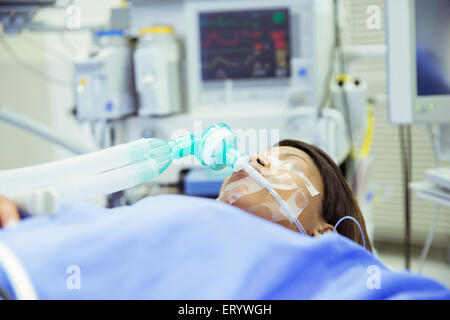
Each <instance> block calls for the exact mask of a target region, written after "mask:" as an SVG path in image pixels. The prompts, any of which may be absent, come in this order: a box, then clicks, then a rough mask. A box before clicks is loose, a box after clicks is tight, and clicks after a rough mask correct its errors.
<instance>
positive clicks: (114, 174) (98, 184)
mask: <svg viewBox="0 0 450 320" xmlns="http://www.w3.org/2000/svg"><path fill="white" fill-rule="evenodd" d="M158 173H159V171H158V164H157V163H156V161H155V160H153V159H150V160H144V161H140V162H137V163H133V164H130V165H128V166H125V167H122V168H118V169H114V170H111V171H108V172H104V173H100V174H97V175H92V176H88V177H83V178H80V179H77V180H74V181H71V182H68V183H63V184H60V185H55V186H52V187H51V189H53V190H54V191H55V192H56V194H57V195H58V197H59V200H83V199H90V198H95V197H99V196H103V195H106V194H110V193H114V192H117V191H121V190H125V189H128V188H132V187H135V186H137V185H138V184H140V183H143V182H145V181H148V180H150V179H152V178H153V177H156V176H157V175H158Z"/></svg>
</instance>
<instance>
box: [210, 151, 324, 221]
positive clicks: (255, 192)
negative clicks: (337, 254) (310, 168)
mask: <svg viewBox="0 0 450 320" xmlns="http://www.w3.org/2000/svg"><path fill="white" fill-rule="evenodd" d="M271 161H274V162H273V164H274V165H275V167H271V169H270V170H265V171H264V172H263V173H262V175H263V177H264V178H265V179H266V180H267V182H268V185H270V188H272V189H273V190H274V191H275V192H276V193H277V194H278V195H280V198H282V199H283V201H284V202H285V203H286V205H287V207H288V208H289V211H290V212H289V213H287V212H285V210H284V209H283V208H282V206H281V205H280V203H278V202H277V200H276V199H275V198H274V197H273V196H272V195H270V194H269V193H268V192H267V191H265V190H264V191H262V190H263V189H264V188H263V187H262V186H261V185H260V184H258V183H257V182H255V181H254V180H253V179H252V178H251V177H250V176H248V175H247V176H245V177H244V178H241V179H239V180H237V181H234V182H231V183H229V184H228V185H227V186H226V187H225V189H224V190H223V191H222V193H221V194H220V196H219V198H218V200H219V201H222V202H226V203H228V204H231V205H236V206H238V207H240V208H241V209H244V210H246V211H249V212H252V213H254V214H255V215H258V216H260V217H262V218H265V219H267V220H271V221H275V222H277V221H281V220H286V219H288V220H291V218H290V217H289V216H291V217H292V218H294V219H298V217H299V215H300V214H301V213H302V212H303V210H304V209H305V208H306V207H307V206H308V205H309V203H310V200H309V198H310V197H314V196H316V195H318V194H319V192H318V191H317V189H316V188H315V187H314V186H313V185H312V183H311V182H310V181H309V179H308V178H307V177H306V175H305V174H304V173H303V172H302V171H301V170H298V169H295V168H294V167H293V166H292V165H291V164H289V163H288V162H284V163H283V162H277V161H275V160H274V159H271ZM304 189H306V190H305V191H306V192H305V191H304ZM306 193H309V196H310V197H308V196H307V195H306ZM238 201H239V202H238Z"/></svg>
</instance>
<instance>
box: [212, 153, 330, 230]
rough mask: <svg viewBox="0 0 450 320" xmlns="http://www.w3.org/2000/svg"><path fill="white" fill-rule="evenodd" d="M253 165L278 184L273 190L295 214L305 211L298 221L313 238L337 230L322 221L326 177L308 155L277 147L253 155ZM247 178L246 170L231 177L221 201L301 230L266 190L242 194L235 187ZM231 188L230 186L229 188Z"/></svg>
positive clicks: (222, 192)
mask: <svg viewBox="0 0 450 320" xmlns="http://www.w3.org/2000/svg"><path fill="white" fill-rule="evenodd" d="M250 165H251V166H252V167H253V168H255V169H256V170H257V171H258V172H259V173H260V174H261V175H262V176H263V177H265V178H266V179H268V180H269V181H270V182H274V183H275V185H276V186H274V187H273V188H274V189H275V191H276V192H277V193H278V194H279V195H280V197H281V198H282V199H283V200H285V201H286V202H287V203H288V206H289V207H290V209H291V211H293V212H295V210H299V209H303V210H302V211H301V214H300V215H299V216H298V220H299V221H300V223H301V224H302V226H303V228H304V229H305V231H306V232H307V233H308V234H309V235H311V236H316V235H319V234H322V233H324V232H328V231H332V230H333V226H331V225H329V224H328V223H326V222H325V221H324V220H323V218H322V195H323V190H324V186H323V181H322V177H321V175H320V173H319V171H318V169H317V167H316V165H315V164H314V162H313V161H312V159H311V158H310V157H309V156H308V155H307V154H306V153H305V152H303V151H301V150H299V149H297V148H293V147H287V146H283V147H273V148H270V149H268V150H266V151H264V152H262V153H259V154H256V155H253V156H252V157H251V158H250ZM289 167H290V168H291V169H289ZM298 172H303V174H304V175H305V176H306V178H307V180H309V182H310V183H311V184H312V185H313V186H314V188H315V189H316V190H317V191H318V192H319V194H318V195H315V196H313V195H312V194H311V192H310V189H309V188H308V185H307V180H305V179H304V178H302V177H301V176H300V175H299V174H298ZM246 178H247V180H248V174H247V172H245V171H244V170H241V171H238V172H235V173H234V174H232V175H231V176H230V177H228V178H227V179H226V180H225V181H224V183H223V184H222V188H221V190H220V196H219V199H218V200H219V201H223V202H227V203H232V205H233V206H236V207H239V208H241V209H243V210H245V211H248V212H250V213H252V214H255V215H258V216H260V217H262V218H265V219H268V220H271V221H275V222H276V223H278V224H280V225H283V226H285V227H287V228H289V229H292V230H295V231H297V228H296V226H295V225H294V224H292V223H291V222H290V221H289V220H288V219H287V218H286V217H284V216H283V215H282V214H280V213H279V212H281V210H279V205H278V204H277V203H276V202H275V200H274V198H273V196H272V195H270V193H269V192H268V191H267V190H266V189H261V188H255V189H254V190H253V191H252V192H251V191H248V192H246V193H242V190H243V189H242V188H239V187H237V188H231V186H234V185H236V183H235V182H238V181H245V179H246ZM250 182H251V181H250ZM227 186H229V187H228V188H227ZM277 186H278V187H277ZM244 189H249V188H244ZM250 189H251V188H250ZM299 189H300V190H299ZM234 190H240V194H239V196H236V195H235V194H233V192H235V191H234ZM235 193H236V192H235ZM230 199H234V201H230ZM262 204H265V205H262ZM268 204H269V205H268ZM274 211H277V212H276V213H275V212H274ZM278 211H279V212H278ZM297 212H299V211H297ZM274 216H276V219H274Z"/></svg>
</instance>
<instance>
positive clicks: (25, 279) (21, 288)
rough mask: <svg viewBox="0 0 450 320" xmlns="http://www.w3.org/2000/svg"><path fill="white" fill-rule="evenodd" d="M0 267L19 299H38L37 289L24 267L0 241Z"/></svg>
mask: <svg viewBox="0 0 450 320" xmlns="http://www.w3.org/2000/svg"><path fill="white" fill-rule="evenodd" d="M0 267H2V269H3V271H4V272H5V274H6V277H7V278H8V281H9V282H10V284H11V287H12V289H13V291H14V295H15V296H16V298H17V299H19V300H37V294H36V291H35V290H34V287H33V284H32V282H31V280H30V277H29V276H28V274H27V272H26V271H25V269H24V267H23V266H22V264H21V263H20V261H19V259H18V258H17V257H16V255H15V254H14V253H13V252H12V251H11V250H10V249H9V248H8V247H7V246H6V245H5V244H3V243H2V242H0Z"/></svg>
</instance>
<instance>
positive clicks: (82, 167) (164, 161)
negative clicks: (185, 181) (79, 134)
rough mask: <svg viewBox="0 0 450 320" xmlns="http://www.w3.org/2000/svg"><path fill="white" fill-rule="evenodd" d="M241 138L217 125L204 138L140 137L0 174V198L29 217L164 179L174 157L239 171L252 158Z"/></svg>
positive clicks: (215, 167) (211, 166) (216, 167)
mask: <svg viewBox="0 0 450 320" xmlns="http://www.w3.org/2000/svg"><path fill="white" fill-rule="evenodd" d="M237 148H238V139H237V136H236V134H235V133H234V132H233V131H232V130H231V129H230V128H229V127H228V126H227V125H225V124H216V125H213V126H211V127H210V128H208V129H207V130H206V131H205V132H203V133H202V134H201V135H198V136H195V135H193V134H191V135H187V136H184V137H179V138H175V139H172V140H170V141H168V142H166V141H163V140H161V139H156V138H151V139H140V140H137V141H134V142H130V143H127V144H122V145H118V146H115V147H111V148H107V149H104V150H101V151H97V152H93V153H89V154H86V155H81V156H77V157H73V158H70V159H66V160H60V161H56V162H51V163H46V164H41V165H36V166H31V167H26V168H20V169H11V170H4V171H0V194H5V195H6V196H8V197H10V198H11V199H12V200H13V201H15V202H16V203H17V204H18V205H19V206H21V207H22V208H23V209H26V211H28V212H29V213H51V212H53V211H55V210H56V209H57V208H58V203H59V202H60V201H61V200H69V199H85V198H92V197H96V196H100V195H104V194H109V193H113V192H116V191H120V190H123V189H126V188H130V187H133V186H136V185H138V184H140V183H143V182H146V181H149V180H151V179H153V178H155V177H156V176H158V175H160V174H161V173H162V172H164V170H166V168H167V167H168V166H169V165H170V163H171V162H172V160H173V159H179V158H183V157H186V156H189V155H193V156H195V157H196V158H197V159H198V160H199V161H200V163H201V164H203V165H204V166H207V167H209V168H211V169H214V170H219V169H222V168H224V167H225V166H227V165H228V166H230V167H231V168H232V169H233V171H238V170H241V169H242V168H243V166H244V165H245V164H246V163H247V162H248V157H247V156H245V155H243V154H242V153H240V152H239V151H237Z"/></svg>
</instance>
